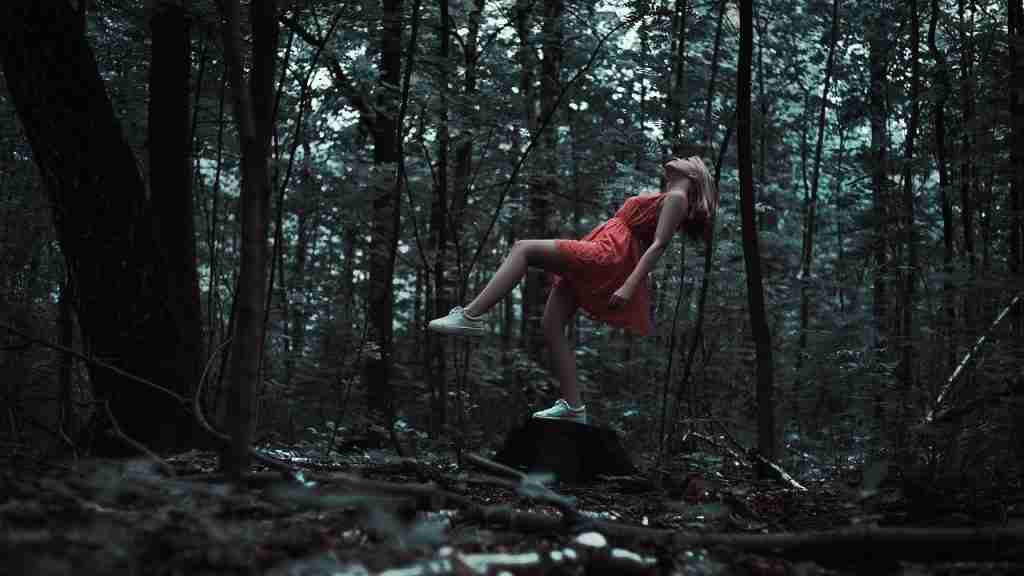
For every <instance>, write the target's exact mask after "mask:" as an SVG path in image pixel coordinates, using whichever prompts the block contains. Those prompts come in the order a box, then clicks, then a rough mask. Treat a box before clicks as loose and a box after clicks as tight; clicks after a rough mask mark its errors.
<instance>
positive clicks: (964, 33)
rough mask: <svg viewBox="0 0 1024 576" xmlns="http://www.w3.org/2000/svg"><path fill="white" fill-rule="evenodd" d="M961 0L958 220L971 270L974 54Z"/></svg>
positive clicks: (972, 249) (972, 244)
mask: <svg viewBox="0 0 1024 576" xmlns="http://www.w3.org/2000/svg"><path fill="white" fill-rule="evenodd" d="M964 2H965V0H959V1H958V3H957V8H958V14H959V24H960V112H961V114H962V115H963V125H962V126H961V132H960V219H961V225H962V227H963V233H964V252H965V253H966V256H967V260H968V263H969V265H970V267H971V269H972V270H973V269H974V206H973V205H972V203H971V200H972V193H971V192H972V191H971V185H972V182H973V180H974V165H973V158H972V156H971V155H972V153H973V151H974V150H973V147H974V142H973V140H974V138H973V130H974V95H973V91H972V83H973V82H974V79H973V72H972V69H973V67H974V65H973V63H974V53H973V49H972V46H971V39H970V35H969V34H968V29H967V27H968V24H967V20H966V17H965V16H964Z"/></svg>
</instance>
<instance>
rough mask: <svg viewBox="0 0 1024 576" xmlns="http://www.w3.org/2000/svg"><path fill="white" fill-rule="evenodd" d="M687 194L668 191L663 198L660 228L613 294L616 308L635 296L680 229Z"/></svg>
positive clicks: (612, 305) (612, 302)
mask: <svg viewBox="0 0 1024 576" xmlns="http://www.w3.org/2000/svg"><path fill="white" fill-rule="evenodd" d="M686 201H687V200H686V195H685V194H683V193H681V192H675V191H671V192H666V193H665V199H664V200H662V205H661V214H659V215H658V228H657V230H655V232H654V241H653V242H651V245H650V246H648V247H647V250H646V251H645V252H644V253H643V256H641V257H640V261H639V262H637V263H636V267H635V268H633V271H632V272H631V273H630V274H629V277H627V278H626V281H625V282H623V283H622V287H620V288H619V289H618V290H616V291H615V293H614V294H612V297H611V300H610V302H609V305H610V306H611V307H612V308H616V307H618V306H619V305H621V304H623V303H625V302H626V301H628V300H629V299H630V298H632V297H633V292H634V291H635V290H636V287H637V286H638V285H639V284H640V282H641V281H642V280H643V279H644V278H645V277H646V276H647V274H648V273H650V271H651V270H653V269H654V265H655V264H657V263H658V258H661V255H662V254H664V253H665V249H666V248H668V244H669V242H671V241H672V236H673V235H674V234H675V233H676V231H677V230H679V224H680V223H681V222H682V221H683V216H684V215H685V214H686Z"/></svg>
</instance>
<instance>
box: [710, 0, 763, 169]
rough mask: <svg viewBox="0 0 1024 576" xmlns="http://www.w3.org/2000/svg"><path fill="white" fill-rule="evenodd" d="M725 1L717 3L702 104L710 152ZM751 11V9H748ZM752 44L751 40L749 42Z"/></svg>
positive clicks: (721, 0)
mask: <svg viewBox="0 0 1024 576" xmlns="http://www.w3.org/2000/svg"><path fill="white" fill-rule="evenodd" d="M725 8H726V0H720V2H719V3H718V18H717V21H716V23H715V45H714V48H713V49H712V51H711V77H710V78H708V94H707V101H706V102H705V103H704V141H703V144H704V149H705V150H711V140H712V138H713V136H714V126H715V123H714V118H713V117H712V116H711V112H712V108H713V107H712V103H713V102H714V100H715V79H716V78H717V76H718V58H719V55H720V54H721V47H722V21H723V20H724V19H725ZM750 9H751V10H753V7H750ZM751 42H753V40H751Z"/></svg>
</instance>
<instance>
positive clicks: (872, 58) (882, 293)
mask: <svg viewBox="0 0 1024 576" xmlns="http://www.w3.org/2000/svg"><path fill="white" fill-rule="evenodd" d="M868 26H869V29H868V30H867V31H866V33H867V35H868V59H869V67H870V75H871V87H870V94H869V100H870V119H871V202H872V212H873V216H874V233H873V235H874V238H873V239H872V253H873V257H874V264H875V269H874V279H873V283H874V288H873V295H874V304H873V307H872V311H873V314H874V320H875V330H876V336H875V338H876V341H875V345H876V346H881V345H882V343H883V342H884V340H885V338H886V332H887V330H886V316H887V308H888V306H887V302H886V297H887V295H886V290H885V277H886V274H887V273H888V267H889V264H888V256H887V246H886V244H887V243H886V234H887V231H886V229H887V226H886V224H887V222H886V219H887V217H888V215H887V211H886V209H885V202H886V197H887V192H886V178H887V176H886V172H887V164H888V146H887V139H886V131H885V123H886V112H885V54H886V51H887V46H888V34H887V32H886V24H885V21H884V18H883V17H876V18H875V19H874V20H873V21H872V22H871V23H870V24H868Z"/></svg>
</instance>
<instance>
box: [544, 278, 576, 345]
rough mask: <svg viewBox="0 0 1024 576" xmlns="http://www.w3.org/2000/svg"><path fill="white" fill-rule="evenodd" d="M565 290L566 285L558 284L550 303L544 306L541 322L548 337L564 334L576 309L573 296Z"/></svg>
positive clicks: (550, 297)
mask: <svg viewBox="0 0 1024 576" xmlns="http://www.w3.org/2000/svg"><path fill="white" fill-rule="evenodd" d="M564 290H566V288H565V287H564V286H562V285H556V286H555V287H554V288H553V289H552V292H551V295H550V296H549V300H550V301H549V303H548V305H547V306H545V307H544V316H543V317H542V318H541V321H540V323H541V330H542V331H543V333H544V335H545V336H546V337H548V338H553V337H562V336H564V334H565V326H566V325H567V324H568V323H569V319H570V318H572V316H573V314H574V313H575V311H576V307H575V303H574V302H573V301H572V296H571V295H569V294H567V293H565V292H563V291H564Z"/></svg>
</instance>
